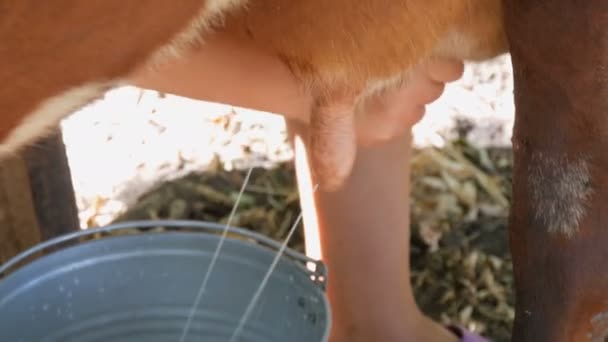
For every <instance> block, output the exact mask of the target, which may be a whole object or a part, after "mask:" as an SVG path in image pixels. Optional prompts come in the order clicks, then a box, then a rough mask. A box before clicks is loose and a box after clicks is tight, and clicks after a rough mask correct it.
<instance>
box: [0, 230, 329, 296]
mask: <svg viewBox="0 0 608 342" xmlns="http://www.w3.org/2000/svg"><path fill="white" fill-rule="evenodd" d="M155 227H165V228H171V229H172V230H180V229H183V230H185V229H187V228H189V229H194V230H199V231H213V232H220V233H221V232H222V231H224V229H226V226H225V225H223V224H218V223H213V222H207V221H197V220H162V219H161V220H134V221H124V222H117V223H113V224H110V225H107V226H103V227H97V228H90V229H85V230H81V231H78V232H73V233H69V234H65V235H61V236H58V237H56V238H53V239H50V240H47V241H44V242H42V243H39V244H37V245H36V246H34V247H32V248H29V249H27V250H25V251H24V252H21V253H19V254H17V255H16V256H14V257H13V258H11V259H10V260H8V261H7V262H5V263H4V265H1V266H0V279H2V278H3V277H6V276H7V275H8V274H10V273H11V270H12V269H16V265H18V264H20V263H22V262H24V261H25V260H26V259H28V258H31V257H33V255H35V254H36V253H40V252H44V251H45V250H49V249H51V248H53V247H59V246H61V245H63V244H67V243H70V242H74V241H75V240H78V239H81V238H84V237H91V236H94V235H96V234H100V233H111V232H116V231H120V230H129V229H137V228H140V229H141V228H155ZM227 230H228V232H229V233H231V234H238V235H241V236H242V237H245V238H249V239H252V240H254V241H256V242H257V243H259V244H261V245H265V246H266V247H270V248H273V249H275V250H279V249H280V248H281V244H280V243H279V242H277V241H275V240H273V239H271V238H268V237H266V236H264V235H261V234H258V233H255V232H253V231H250V230H247V229H244V228H238V227H228V229H227ZM146 234H148V233H146ZM284 255H286V256H288V257H290V258H292V259H293V260H294V261H296V262H299V263H301V264H303V265H305V266H307V267H304V269H305V270H306V271H307V273H309V274H310V276H311V280H312V281H313V282H314V283H316V284H317V285H319V286H320V287H321V288H322V289H323V290H325V286H326V282H327V270H326V268H325V265H324V264H323V262H322V261H320V260H315V259H312V258H309V257H307V256H306V255H304V254H302V253H299V252H297V251H295V250H293V249H290V248H286V249H285V250H284Z"/></svg>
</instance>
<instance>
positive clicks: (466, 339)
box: [447, 325, 489, 342]
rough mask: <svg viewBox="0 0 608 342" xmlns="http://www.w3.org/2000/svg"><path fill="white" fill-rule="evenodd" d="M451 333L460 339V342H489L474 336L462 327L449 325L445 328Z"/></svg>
mask: <svg viewBox="0 0 608 342" xmlns="http://www.w3.org/2000/svg"><path fill="white" fill-rule="evenodd" d="M447 328H448V329H449V330H450V331H451V332H453V333H454V334H455V335H456V336H458V337H459V338H460V341H461V342H489V340H488V339H486V338H484V337H481V336H479V335H477V334H474V333H472V332H470V331H468V330H466V329H464V328H462V327H459V326H455V325H451V326H448V327H447Z"/></svg>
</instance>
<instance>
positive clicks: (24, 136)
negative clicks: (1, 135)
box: [0, 81, 120, 156]
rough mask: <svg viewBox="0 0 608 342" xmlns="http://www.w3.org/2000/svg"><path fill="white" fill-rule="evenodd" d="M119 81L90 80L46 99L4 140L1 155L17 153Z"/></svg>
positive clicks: (1, 145) (0, 148)
mask: <svg viewBox="0 0 608 342" xmlns="http://www.w3.org/2000/svg"><path fill="white" fill-rule="evenodd" d="M118 85H120V82H118V81H110V82H96V83H89V84H86V85H83V86H80V87H76V88H72V89H69V90H67V91H65V92H63V93H61V94H59V95H57V96H55V97H52V98H50V99H47V100H45V101H43V102H42V103H41V104H40V105H39V106H38V108H37V109H36V110H35V111H33V112H32V113H30V114H29V115H27V116H25V117H24V118H23V120H22V121H21V123H20V124H19V126H17V128H15V129H14V130H13V131H12V132H11V133H10V134H9V135H8V137H7V138H6V139H5V140H4V141H3V142H2V144H0V156H5V155H7V154H13V153H15V152H16V151H18V150H19V149H21V148H22V147H24V146H26V145H28V144H32V143H34V142H35V141H36V140H38V139H40V138H42V137H43V136H44V135H45V134H48V133H49V132H51V130H53V129H55V128H56V127H57V125H58V124H59V123H60V121H61V119H63V118H64V117H66V116H67V115H69V114H70V113H71V112H73V111H75V110H77V109H79V108H80V107H82V106H84V105H86V104H88V103H89V102H91V101H93V100H95V99H97V98H99V97H100V96H102V95H103V94H104V93H105V92H106V91H108V90H109V89H111V88H113V87H115V86H118Z"/></svg>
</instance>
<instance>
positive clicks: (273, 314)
mask: <svg viewBox="0 0 608 342" xmlns="http://www.w3.org/2000/svg"><path fill="white" fill-rule="evenodd" d="M85 232H86V231H85ZM90 233H92V232H90ZM233 234H234V232H233ZM219 239H220V236H218V235H217V234H206V233H201V232H192V231H167V232H160V233H141V234H133V235H119V236H108V237H104V238H102V239H95V240H90V241H85V242H81V243H78V244H75V245H72V246H69V247H65V248H61V249H59V250H56V251H53V252H52V253H50V254H48V255H45V256H43V257H41V258H39V259H36V260H34V261H32V262H30V263H28V264H26V265H24V266H21V267H19V268H18V269H17V270H15V271H13V272H12V273H10V274H9V275H8V276H7V277H5V278H4V279H2V280H0V341H24V342H25V341H27V342H31V341H62V342H72V341H73V342H76V341H78V342H92V341H132V342H139V341H142V342H143V341H146V342H148V341H149V342H156V341H158V342H160V341H163V342H166V341H180V338H181V336H182V331H183V328H184V326H185V324H186V322H187V321H188V317H190V314H191V312H194V315H193V316H192V320H191V324H190V327H189V329H188V334H187V335H186V338H185V339H183V341H229V340H230V337H231V336H232V334H233V332H234V331H235V329H236V327H237V325H238V322H239V320H240V319H241V317H242V316H243V313H244V312H245V310H246V307H247V306H248V305H249V303H250V301H251V299H252V297H253V295H254V293H255V292H256V291H257V290H258V287H259V286H260V283H261V281H262V279H263V278H264V276H265V274H266V272H267V271H268V269H269V267H270V265H271V263H272V261H273V259H274V257H275V255H276V251H274V250H272V249H269V248H266V247H264V246H261V245H259V244H256V243H252V242H250V241H248V240H243V239H239V238H234V237H230V238H228V239H227V240H225V242H224V244H223V246H222V249H221V250H220V254H219V257H218V258H217V260H216V263H215V266H214V268H213V271H212V273H211V275H210V277H209V280H208V283H207V286H206V288H205V291H204V292H203V295H202V297H201V300H200V304H199V305H198V307H197V308H196V310H195V311H192V305H193V303H194V301H195V298H196V296H197V294H198V293H199V290H200V286H201V284H202V281H203V278H204V275H205V272H206V270H207V269H208V267H209V265H210V262H211V259H212V256H213V253H214V251H215V249H216V247H217V244H218V242H219ZM289 253H291V254H293V253H294V252H293V251H289ZM311 275H314V274H313V272H311V271H310V270H308V269H306V267H304V266H303V264H302V263H300V262H297V261H296V260H294V259H293V258H289V257H287V255H286V256H284V257H282V258H281V259H280V260H279V262H278V264H277V266H276V269H275V270H274V272H273V273H272V275H271V276H270V277H269V279H268V283H267V285H266V286H265V287H264V290H263V291H262V292H261V295H260V298H259V301H258V302H257V305H256V306H255V307H254V309H253V311H252V313H251V315H250V316H249V319H248V320H247V321H246V323H245V325H244V327H243V330H242V332H241V333H240V334H239V338H237V339H236V340H235V341H243V342H245V341H251V342H257V341H260V342H261V341H265V342H272V341H293V342H298V341H302V342H313V341H326V340H327V337H328V331H329V325H330V314H329V306H328V302H327V299H326V296H325V293H324V287H323V286H321V285H320V284H319V283H318V282H315V281H313V280H314V276H313V277H311Z"/></svg>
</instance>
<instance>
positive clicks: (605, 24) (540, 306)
mask: <svg viewBox="0 0 608 342" xmlns="http://www.w3.org/2000/svg"><path fill="white" fill-rule="evenodd" d="M505 10H506V25H507V28H508V35H509V40H510V45H511V54H512V59H513V68H514V74H515V104H516V120H515V128H514V132H513V148H514V158H515V165H514V174H513V205H512V209H511V218H510V240H511V241H510V243H511V250H512V254H513V263H514V272H515V288H516V292H515V293H516V315H515V323H514V333H513V341H518V342H521V341H534V342H539V341H550V342H556V341H604V340H605V339H606V336H607V335H608V1H606V0H586V1H574V0H538V1H527V0H507V1H505Z"/></svg>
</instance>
